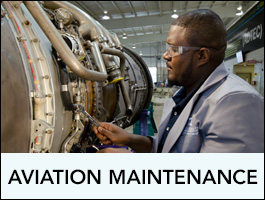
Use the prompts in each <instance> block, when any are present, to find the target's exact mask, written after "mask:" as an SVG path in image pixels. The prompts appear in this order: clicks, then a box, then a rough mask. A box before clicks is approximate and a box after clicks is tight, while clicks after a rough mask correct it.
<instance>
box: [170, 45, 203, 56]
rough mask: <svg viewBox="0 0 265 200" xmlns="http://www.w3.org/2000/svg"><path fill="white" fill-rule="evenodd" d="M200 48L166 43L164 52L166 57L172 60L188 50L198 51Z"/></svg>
mask: <svg viewBox="0 0 265 200" xmlns="http://www.w3.org/2000/svg"><path fill="white" fill-rule="evenodd" d="M200 48H202V47H184V46H174V45H170V44H168V43H166V51H167V53H168V55H169V56H170V57H171V58H172V57H175V56H178V55H181V54H183V53H185V52H186V51H189V50H199V49H200Z"/></svg>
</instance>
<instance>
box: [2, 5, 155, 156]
mask: <svg viewBox="0 0 265 200" xmlns="http://www.w3.org/2000/svg"><path fill="white" fill-rule="evenodd" d="M152 92H153V83H152V78H151V75H150V72H149V70H148V67H147V66H146V64H145V62H144V61H143V60H142V58H141V57H140V56H138V55H137V54H136V53H135V52H133V51H131V50H130V49H128V48H125V47H123V46H122V44H121V42H120V41H119V39H118V37H117V35H116V34H114V33H111V32H110V31H108V30H106V28H104V27H103V26H102V25H101V24H100V23H99V22H98V21H96V20H95V19H93V18H92V17H91V16H89V15H88V14H86V13H85V12H83V11H82V10H80V9H79V8H77V7H76V6H74V5H72V4H71V3H68V2H65V1H40V2H37V1H1V152H2V153H8V152H17V153H19V152H21V153H27V152H30V153H41V152H43V153H46V152H54V153H57V152H63V153H70V152H86V148H87V147H89V146H91V145H100V143H99V141H98V140H97V138H96V136H95V134H94V133H93V131H92V126H91V125H92V122H91V120H90V118H88V117H87V116H88V115H90V116H93V117H94V118H95V119H96V120H98V121H102V122H103V121H107V122H112V123H114V124H117V125H118V126H120V127H122V128H126V127H128V126H130V125H132V124H134V123H135V122H136V121H137V120H138V119H139V116H140V113H141V111H142V110H143V109H147V108H148V106H149V104H150V101H151V97H152ZM87 114H88V115H87Z"/></svg>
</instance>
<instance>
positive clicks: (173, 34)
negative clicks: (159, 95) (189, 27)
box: [163, 25, 194, 87]
mask: <svg viewBox="0 0 265 200" xmlns="http://www.w3.org/2000/svg"><path fill="white" fill-rule="evenodd" d="M185 32H186V29H185V28H183V27H180V26H176V25H172V26H171V27H170V30H169V34H168V37H167V43H168V44H169V45H174V46H190V45H188V43H187V42H186V39H185V38H186V37H185ZM193 54H194V51H187V52H185V53H183V54H181V55H177V56H174V57H170V56H169V55H168V53H167V52H165V53H164V55H163V58H164V59H165V60H167V69H168V82H169V83H170V84H174V85H178V86H184V87H188V86H189V85H190V83H191V82H193V81H192V80H191V79H192V77H193V73H194V72H193Z"/></svg>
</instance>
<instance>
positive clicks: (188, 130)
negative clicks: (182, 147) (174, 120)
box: [182, 117, 199, 135]
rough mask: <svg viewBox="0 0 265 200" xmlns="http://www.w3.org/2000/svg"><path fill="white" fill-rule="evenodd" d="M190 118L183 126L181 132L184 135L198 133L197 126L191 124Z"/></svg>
mask: <svg viewBox="0 0 265 200" xmlns="http://www.w3.org/2000/svg"><path fill="white" fill-rule="evenodd" d="M191 120H192V118H191V117H190V118H189V120H188V122H187V125H186V126H185V128H184V130H183V133H182V134H184V135H198V133H199V127H198V126H195V125H193V124H192V122H191Z"/></svg>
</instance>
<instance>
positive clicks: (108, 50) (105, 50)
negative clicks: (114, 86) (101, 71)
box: [101, 47, 133, 116]
mask: <svg viewBox="0 0 265 200" xmlns="http://www.w3.org/2000/svg"><path fill="white" fill-rule="evenodd" d="M101 52H102V53H105V54H111V55H115V56H118V57H119V58H120V69H121V76H122V77H124V74H125V56H124V54H123V53H122V52H121V51H119V50H116V49H111V48H107V47H102V49H101ZM119 84H120V87H121V92H122V96H123V99H124V102H125V105H126V115H127V116H131V115H132V113H133V108H132V104H131V100H130V98H129V95H128V92H127V90H126V87H125V82H124V79H122V80H121V81H119Z"/></svg>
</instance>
